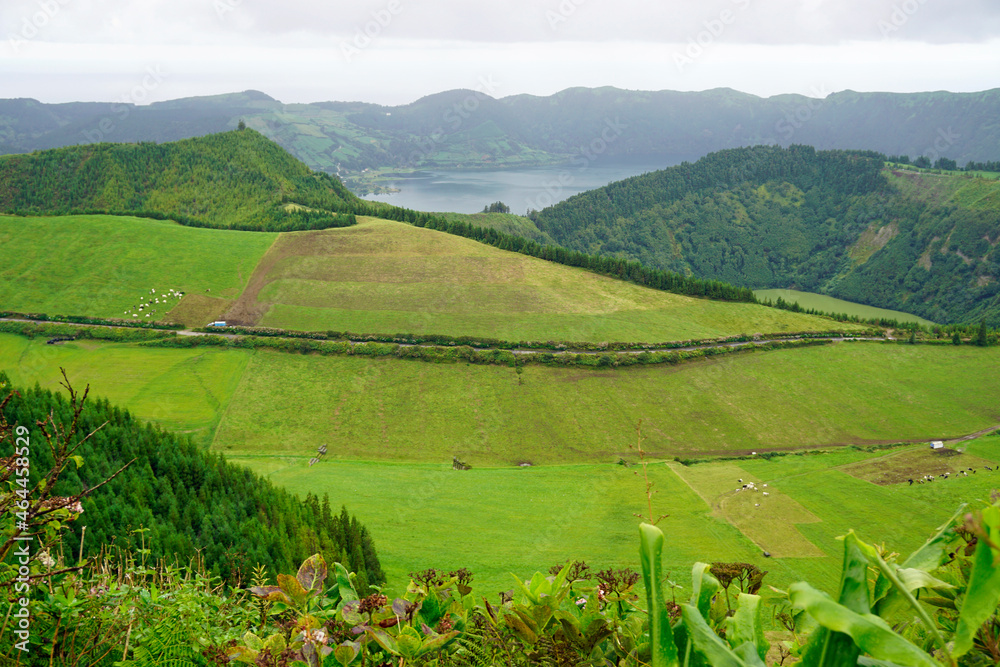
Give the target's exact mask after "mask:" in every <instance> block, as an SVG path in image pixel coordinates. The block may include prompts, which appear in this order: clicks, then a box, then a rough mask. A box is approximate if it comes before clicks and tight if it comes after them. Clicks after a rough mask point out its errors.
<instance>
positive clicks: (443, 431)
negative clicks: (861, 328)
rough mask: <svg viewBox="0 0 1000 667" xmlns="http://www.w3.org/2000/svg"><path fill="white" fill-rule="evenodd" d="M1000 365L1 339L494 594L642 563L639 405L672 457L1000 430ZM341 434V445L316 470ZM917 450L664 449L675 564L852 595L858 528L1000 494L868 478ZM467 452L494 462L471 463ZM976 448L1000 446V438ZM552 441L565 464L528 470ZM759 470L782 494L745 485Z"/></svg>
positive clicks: (31, 371) (860, 354)
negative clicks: (547, 364) (601, 359)
mask: <svg viewBox="0 0 1000 667" xmlns="http://www.w3.org/2000/svg"><path fill="white" fill-rule="evenodd" d="M998 365H1000V349H996V348H991V349H986V350H981V349H977V348H971V347H962V348H952V347H950V346H948V347H929V346H926V347H925V346H919V345H918V346H895V345H876V344H841V345H836V346H830V347H824V348H812V349H803V350H784V351H778V352H771V353H765V354H751V355H746V356H742V357H732V358H727V359H723V360H721V361H711V362H707V363H701V362H699V363H694V364H690V365H686V366H680V367H677V368H660V369H648V368H647V369H628V370H622V371H601V372H596V371H587V372H584V371H580V370H575V369H574V370H567V369H548V368H541V367H528V368H527V369H526V371H525V374H524V380H525V384H524V385H518V384H517V379H516V376H515V374H514V373H513V370H512V369H509V368H491V367H480V366H465V365H457V364H456V365H445V364H442V365H438V364H428V363H421V362H409V361H399V360H389V359H384V360H364V359H356V358H351V357H347V358H331V357H307V356H299V355H288V354H279V353H275V352H272V351H264V350H260V351H255V352H254V351H244V350H235V351H225V350H215V349H207V350H202V349H196V350H165V349H150V348H139V347H135V346H131V345H124V344H112V343H97V342H92V341H81V342H73V343H66V344H62V345H56V346H47V345H45V344H44V341H42V340H34V341H31V340H28V339H25V338H21V337H17V336H12V335H2V336H0V367H3V368H4V369H6V370H7V371H8V373H10V375H11V377H12V379H13V380H14V381H15V382H18V383H24V384H33V383H34V382H35V381H39V382H41V383H42V384H43V385H45V386H48V387H55V385H56V381H57V378H58V368H59V367H60V366H62V367H66V368H67V369H68V371H69V374H70V377H71V379H73V380H74V381H75V382H76V383H82V382H85V381H86V382H90V383H91V384H92V386H93V393H94V395H97V396H107V397H108V398H110V399H111V400H113V401H115V402H118V403H120V404H121V405H123V406H124V407H127V408H129V409H130V410H132V411H133V412H134V413H135V414H136V415H137V416H139V417H140V418H143V419H151V420H154V421H157V422H159V423H161V424H163V425H164V426H168V427H170V428H174V429H177V430H180V431H185V432H189V433H191V434H192V435H193V436H195V437H196V438H198V439H200V440H201V441H203V442H207V440H208V434H210V433H215V437H214V442H213V447H214V448H215V449H217V450H219V451H223V452H226V453H227V456H228V457H229V458H230V459H234V460H237V461H238V462H240V463H243V464H246V465H248V466H250V467H251V468H253V469H254V470H257V471H258V472H261V473H263V474H267V475H268V476H269V477H270V479H272V481H274V482H276V483H278V484H281V485H283V486H285V487H287V488H289V489H290V490H292V491H293V492H296V493H299V494H303V495H304V494H305V493H306V492H309V491H312V492H315V493H318V494H320V495H322V494H324V493H328V494H329V495H330V497H331V501H332V502H333V503H335V504H336V505H340V504H345V505H347V506H348V507H349V508H350V510H351V512H352V513H356V514H357V515H358V517H359V518H360V519H361V520H362V521H364V522H365V524H366V525H367V526H368V527H369V529H371V530H372V531H373V534H374V535H375V537H376V540H377V543H378V548H379V552H380V554H381V556H382V559H383V562H384V564H385V565H386V567H387V570H388V572H389V574H390V576H391V577H392V581H393V583H394V585H399V582H401V581H403V580H404V579H405V577H406V575H407V573H408V572H410V571H413V570H415V569H417V568H424V567H428V566H435V567H442V568H454V567H460V566H466V567H470V568H472V569H473V571H474V572H476V574H477V579H478V581H479V584H480V588H479V590H481V591H482V592H483V593H484V594H491V593H492V592H493V591H498V590H506V589H508V588H510V583H508V582H510V578H509V576H508V575H507V572H515V573H517V574H518V575H519V576H524V577H527V576H530V574H531V573H532V572H534V571H535V570H538V569H546V568H548V567H549V566H551V565H553V564H555V563H557V562H559V561H561V560H565V559H567V558H571V557H574V558H584V559H586V560H587V561H588V563H590V564H591V565H592V566H594V567H599V568H603V567H612V566H614V567H618V566H624V565H629V566H632V567H635V566H636V565H637V551H636V550H637V545H636V539H635V538H636V529H635V526H636V523H637V521H638V519H637V518H636V517H634V516H633V515H634V514H635V513H643V512H645V509H646V508H645V505H646V503H645V496H644V488H643V483H642V478H641V476H638V475H637V473H639V472H640V469H639V468H638V467H636V466H634V465H633V466H632V467H630V468H625V467H623V466H619V465H615V464H614V463H613V461H614V460H615V458H616V457H617V455H618V454H619V453H620V454H623V455H624V456H625V458H627V459H628V460H629V461H632V462H634V461H635V454H634V452H631V451H629V450H628V448H627V446H628V444H630V443H633V442H634V439H635V433H634V430H633V429H634V426H635V423H636V422H637V421H638V419H640V418H641V419H643V420H644V421H643V434H644V436H646V440H645V442H644V448H647V449H649V450H651V451H653V452H654V454H658V455H665V456H669V455H671V454H673V453H674V452H675V451H677V452H679V453H681V454H684V453H690V452H691V451H694V450H697V451H707V450H713V449H715V450H718V451H722V450H723V449H724V448H726V447H730V448H733V447H734V445H737V446H736V447H735V449H736V450H737V451H748V450H749V449H751V448H752V449H756V450H757V451H764V450H765V447H762V446H758V445H757V444H755V445H753V446H752V447H750V446H747V445H748V444H749V443H758V444H764V443H766V444H770V445H772V446H775V445H778V444H782V445H787V446H801V445H821V444H829V443H830V442H842V441H846V440H844V438H848V439H849V438H854V439H855V440H856V441H858V442H864V441H871V440H887V439H899V438H905V437H914V438H926V439H930V438H932V437H935V438H936V437H946V436H947V435H957V434H960V433H965V432H970V431H974V430H979V429H982V428H985V427H986V426H988V425H990V424H996V423H998V422H1000V418H998V417H1000V416H998V415H997V413H996V406H995V405H993V401H992V399H991V397H994V396H996V395H997V387H996V382H997V380H996V378H998V377H1000V373H998V372H997V371H998V370H1000V369H998V368H997V366H998ZM637 371H638V372H637ZM900 387H905V389H900ZM892 388H896V389H895V390H894V391H893V390H892ZM216 425H218V426H216ZM716 429H719V430H718V431H716ZM737 437H738V438H739V439H737ZM320 442H326V443H328V444H330V445H331V454H330V455H329V456H328V459H329V460H327V461H324V462H323V463H321V464H319V465H317V466H314V467H311V468H310V467H308V465H307V460H308V458H309V456H310V455H311V454H312V452H313V451H314V448H315V446H316V445H317V444H319V443H320ZM671 447H674V448H676V449H670V448H671ZM925 447H926V444H923V443H921V444H919V445H914V446H912V448H911V449H912V451H914V452H918V453H919V452H922V451H923V450H924V448H925ZM909 451H910V449H906V448H904V449H894V450H891V451H888V452H875V453H865V452H863V451H860V450H857V449H852V448H844V449H840V450H836V451H834V452H832V453H823V454H810V453H808V452H806V453H801V454H796V455H788V456H783V457H776V458H773V459H771V460H763V459H760V458H756V459H754V458H749V459H744V460H740V461H735V462H734V461H724V462H719V463H709V464H698V465H695V466H691V467H681V466H679V465H677V464H676V463H673V462H671V463H669V464H664V463H662V462H655V463H652V464H650V466H649V474H650V478H651V480H652V481H653V482H654V485H655V486H654V489H655V490H656V494H655V495H654V500H653V503H654V507H653V511H654V513H656V514H669V515H670V516H669V517H668V518H667V519H664V521H663V523H662V524H661V525H662V526H663V527H664V529H665V531H666V533H667V535H668V549H667V551H668V553H667V556H666V569H667V570H668V571H670V572H671V573H672V578H674V579H676V580H679V581H680V582H682V583H683V584H684V585H687V580H686V576H687V572H688V571H689V567H690V564H691V562H693V561H694V560H741V561H747V562H753V563H756V564H758V565H759V566H760V567H762V568H763V569H767V570H769V571H770V573H771V574H769V575H768V577H769V578H768V580H767V582H768V583H771V584H773V585H777V586H782V585H786V584H787V583H789V582H791V581H795V580H799V579H807V580H810V581H813V582H815V583H817V584H818V585H820V586H823V587H825V588H827V589H828V590H829V589H831V588H832V587H833V585H834V583H835V581H836V578H837V576H838V569H839V563H840V553H839V549H840V543H839V542H837V541H836V539H835V538H836V537H837V536H838V535H842V534H843V533H844V532H846V531H847V530H848V529H849V528H854V529H856V530H858V532H859V533H860V534H861V535H862V537H863V538H865V539H868V540H870V541H882V540H885V541H886V542H887V545H888V546H890V547H892V548H893V549H896V550H899V551H902V552H903V553H906V552H907V551H909V550H912V549H914V548H916V547H917V546H919V544H920V543H921V542H922V540H923V539H925V538H926V537H927V536H928V535H929V534H930V533H931V532H932V531H933V529H934V528H935V527H936V526H937V525H938V524H940V523H941V522H942V521H944V519H945V518H947V516H949V515H950V514H951V512H952V511H954V509H955V508H956V507H957V506H958V504H959V503H960V502H974V501H975V500H976V499H977V498H985V497H988V495H989V493H990V491H991V490H992V488H994V487H995V486H1000V483H998V482H1000V473H998V474H997V476H995V477H994V476H990V475H987V474H984V473H983V472H982V471H980V472H978V473H977V474H976V475H969V477H968V478H962V479H960V480H957V479H956V480H951V481H949V482H948V483H941V484H939V483H938V482H935V483H933V484H925V485H914V486H912V487H911V486H909V485H907V484H905V483H904V484H890V485H881V486H880V485H878V484H875V483H872V482H871V481H868V480H866V479H864V478H862V477H861V476H859V475H858V474H857V469H871V470H876V469H879V468H882V467H884V466H886V465H889V464H887V463H886V462H887V461H891V460H892V459H893V458H894V457H899V456H902V455H903V454H906V453H908V452H909ZM452 455H458V456H459V457H460V458H462V459H463V460H466V461H469V462H470V463H472V464H473V466H474V468H473V469H472V470H470V471H464V472H458V471H453V470H451V468H450V465H449V464H448V462H450V460H451V456H452ZM962 456H963V457H966V456H967V457H970V459H966V460H971V457H976V460H979V461H992V462H997V461H1000V437H993V436H984V437H982V438H980V439H979V440H977V441H974V442H971V443H968V445H967V449H966V453H965V454H963V455H962ZM530 457H538V459H539V460H538V461H535V462H536V463H538V462H548V463H552V464H553V465H546V466H536V467H531V468H517V467H513V466H511V465H510V463H512V462H514V461H516V460H517V459H520V458H530ZM567 461H579V462H580V464H578V465H567V464H566V462H567ZM491 463H496V464H502V466H503V467H491V465H490V464H491ZM956 465H957V462H956ZM738 478H743V479H745V480H751V479H752V480H754V481H756V482H757V483H758V486H761V485H762V484H765V483H766V484H768V488H767V490H768V492H769V493H770V494H771V495H770V496H769V497H768V498H764V497H763V496H762V495H761V494H753V495H751V494H746V493H745V492H741V493H740V494H733V493H732V492H733V490H734V489H735V488H736V486H738V484H737V483H736V480H737V479H738ZM765 501H766V502H765ZM758 503H759V504H760V507H755V506H754V505H756V504H758ZM874 508H877V511H875V510H874ZM763 549H767V550H768V551H771V552H772V554H773V555H774V557H773V558H770V559H764V558H763V557H762V556H761V551H762V550H763Z"/></svg>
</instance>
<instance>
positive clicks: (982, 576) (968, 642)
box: [953, 507, 1000, 657]
mask: <svg viewBox="0 0 1000 667" xmlns="http://www.w3.org/2000/svg"><path fill="white" fill-rule="evenodd" d="M982 526H983V529H984V530H985V531H986V535H985V536H980V537H979V542H978V543H977V544H976V552H975V553H974V554H973V556H972V572H971V573H970V574H969V585H968V588H967V589H966V592H965V601H964V602H963V603H962V611H961V614H960V615H959V617H958V627H956V628H955V650H954V653H953V656H954V657H958V656H961V655H965V654H966V653H968V651H969V649H971V648H972V640H973V638H974V637H975V636H976V632H977V631H978V630H979V628H980V627H982V625H983V623H985V622H986V621H987V620H988V619H989V618H990V616H992V615H993V614H995V613H997V607H998V606H1000V566H998V564H1000V552H998V551H997V549H994V548H993V547H991V546H990V544H989V542H992V543H993V544H998V545H1000V510H998V509H997V508H996V507H989V508H987V509H985V510H983V513H982ZM984 537H988V538H989V539H988V540H987V539H984Z"/></svg>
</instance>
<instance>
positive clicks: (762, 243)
mask: <svg viewBox="0 0 1000 667" xmlns="http://www.w3.org/2000/svg"><path fill="white" fill-rule="evenodd" d="M885 161H886V158H885V156H883V155H881V154H879V153H874V152H860V151H816V150H814V149H813V148H811V147H807V146H792V147H790V148H787V149H785V148H780V147H775V146H756V147H753V148H739V149H731V150H726V151H720V152H718V153H713V154H711V155H709V156H706V157H705V158H703V159H701V160H699V161H698V162H695V163H693V164H690V163H684V164H682V165H680V166H677V167H673V168H670V169H665V170H662V171H658V172H653V173H650V174H645V175H642V176H637V177H634V178H630V179H626V180H624V181H620V182H617V183H612V184H610V185H608V186H606V187H604V188H600V189H598V190H592V191H590V192H585V193H582V194H579V195H576V196H575V197H572V198H570V199H568V200H567V201H565V202H562V203H560V204H557V205H555V206H553V207H550V208H547V209H545V210H544V211H540V212H537V213H534V214H532V218H533V219H534V220H535V222H536V224H537V226H538V227H539V229H541V230H542V231H543V232H545V233H547V234H549V236H550V237H552V238H553V239H555V240H556V242H557V243H559V244H561V245H563V246H566V247H568V248H572V249H574V250H577V251H581V252H587V253H596V254H601V255H615V256H619V257H623V258H628V259H634V260H638V261H640V262H642V263H643V264H645V265H647V266H652V267H657V268H660V269H665V270H670V271H674V272H678V273H682V274H684V273H690V274H693V275H696V276H699V277H701V278H714V279H717V280H722V281H726V282H728V283H733V284H736V285H745V286H749V287H753V288H767V287H782V288H787V287H792V288H795V289H799V290H803V291H809V292H822V293H826V294H830V295H832V296H836V297H840V298H843V299H847V300H850V301H856V302H859V303H865V304H870V305H874V306H881V307H884V308H891V309H895V310H905V311H907V312H912V313H915V314H918V315H920V316H922V317H925V318H927V319H930V320H933V321H937V322H978V321H979V320H980V319H981V318H986V320H987V321H988V322H990V323H991V324H998V323H1000V282H998V278H1000V257H998V256H997V254H996V252H995V247H996V243H997V241H998V240H1000V195H998V192H1000V188H998V186H997V183H996V181H989V180H985V179H979V178H976V177H973V176H971V175H969V176H964V175H959V174H931V173H926V172H920V171H912V172H891V171H888V170H886V169H885V168H884V164H885ZM934 179H937V180H934ZM942 192H943V193H944V194H942Z"/></svg>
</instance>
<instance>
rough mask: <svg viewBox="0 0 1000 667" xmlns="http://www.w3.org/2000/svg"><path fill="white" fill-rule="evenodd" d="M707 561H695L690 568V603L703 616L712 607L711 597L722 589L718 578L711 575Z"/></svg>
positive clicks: (706, 614)
mask: <svg viewBox="0 0 1000 667" xmlns="http://www.w3.org/2000/svg"><path fill="white" fill-rule="evenodd" d="M711 567H712V566H711V565H709V564H708V563H695V564H694V567H692V568H691V603H692V604H693V605H694V606H695V607H697V608H698V613H700V614H701V615H702V616H703V617H704V616H708V614H709V611H710V610H711V608H712V598H713V597H715V594H716V593H718V592H719V591H720V590H722V586H721V585H719V580H718V579H716V578H715V577H713V576H712V575H711V573H710V572H709V569H710V568H711Z"/></svg>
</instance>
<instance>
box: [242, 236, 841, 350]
mask: <svg viewBox="0 0 1000 667" xmlns="http://www.w3.org/2000/svg"><path fill="white" fill-rule="evenodd" d="M229 319H231V320H234V321H241V322H246V323H256V324H261V325H264V326H273V327H281V328H287V329H298V330H312V331H327V330H334V331H353V332H379V333H395V332H413V333H440V334H449V335H480V336H490V337H494V338H503V339H507V340H587V341H622V340H627V341H652V342H662V341H668V340H683V339H688V338H705V337H713V336H720V335H728V334H733V333H740V332H748V333H749V332H780V331H801V330H824V329H838V328H843V325H841V324H838V323H835V322H831V321H830V320H826V319H822V318H815V317H811V316H806V315H801V314H794V313H788V312H783V311H778V310H775V309H770V308H764V307H761V306H756V305H751V304H728V303H722V302H718V301H709V300H705V299H692V298H689V297H684V296H679V295H676V294H669V293H666V292H660V291H657V290H652V289H647V288H643V287H639V286H636V285H632V284H629V283H625V282H621V281H617V280H613V279H611V278H607V277H604V276H599V275H596V274H593V273H590V272H587V271H584V270H582V269H574V268H571V267H565V266H561V265H558V264H553V263H550V262H545V261H543V260H539V259H535V258H532V257H527V256H524V255H520V254H517V253H512V252H505V251H501V250H497V249H495V248H491V247H489V246H486V245H483V244H481V243H477V242H475V241H471V240H469V239H465V238H461V237H457V236H451V235H448V234H445V233H443V232H437V231H434V230H430V229H422V228H416V227H411V226H409V225H405V224H402V223H397V222H391V221H385V220H376V219H373V218H363V219H362V222H361V224H359V225H358V226H356V227H349V228H344V229H331V230H323V231H319V232H297V233H291V234H284V235H282V236H281V237H280V238H279V240H278V242H277V243H276V244H275V245H274V247H273V248H272V249H271V250H270V251H269V252H268V253H267V255H266V256H265V258H264V260H263V261H262V262H261V264H260V266H259V267H258V270H257V271H256V272H255V274H254V276H253V279H252V280H251V282H250V286H249V288H248V289H247V290H246V292H245V293H244V294H243V296H242V297H241V299H240V301H239V302H238V303H237V305H236V306H234V308H233V309H232V310H231V312H230V314H229Z"/></svg>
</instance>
